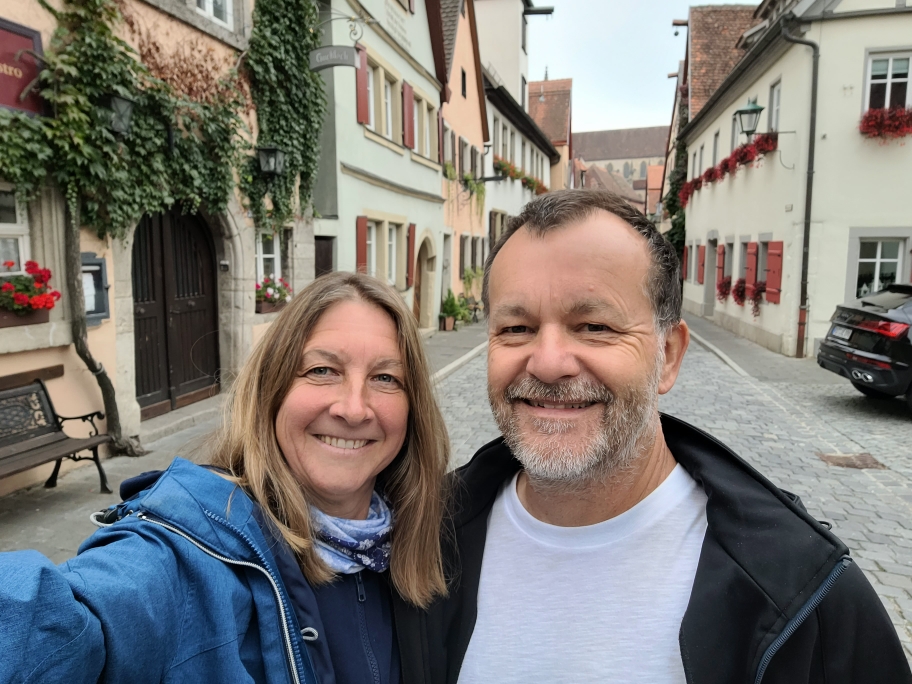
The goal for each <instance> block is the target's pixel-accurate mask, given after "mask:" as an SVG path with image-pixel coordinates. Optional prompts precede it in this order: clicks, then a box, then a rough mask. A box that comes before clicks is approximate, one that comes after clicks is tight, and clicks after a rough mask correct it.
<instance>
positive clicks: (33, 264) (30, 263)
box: [25, 261, 40, 275]
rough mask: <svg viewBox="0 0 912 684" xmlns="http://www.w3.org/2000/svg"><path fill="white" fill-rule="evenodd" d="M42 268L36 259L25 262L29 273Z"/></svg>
mask: <svg viewBox="0 0 912 684" xmlns="http://www.w3.org/2000/svg"><path fill="white" fill-rule="evenodd" d="M39 270H40V267H39V266H38V263H37V262H35V261H26V262H25V272H26V273H28V274H29V275H34V274H35V273H37V272H38V271H39Z"/></svg>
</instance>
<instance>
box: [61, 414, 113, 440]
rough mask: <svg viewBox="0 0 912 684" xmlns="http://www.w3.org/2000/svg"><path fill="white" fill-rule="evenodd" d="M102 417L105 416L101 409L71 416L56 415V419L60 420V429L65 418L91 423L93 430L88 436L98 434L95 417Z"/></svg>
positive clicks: (101, 418) (100, 418)
mask: <svg viewBox="0 0 912 684" xmlns="http://www.w3.org/2000/svg"><path fill="white" fill-rule="evenodd" d="M104 417H105V415H104V413H102V412H101V411H93V412H92V413H87V414H85V415H84V416H72V417H67V416H57V420H58V421H59V422H60V429H61V430H62V429H63V422H64V421H66V420H81V421H82V422H83V423H91V424H92V429H93V430H94V431H95V432H93V433H92V434H91V435H89V436H90V437H94V436H95V435H97V434H99V431H98V426H97V425H95V419H96V418H98V420H104Z"/></svg>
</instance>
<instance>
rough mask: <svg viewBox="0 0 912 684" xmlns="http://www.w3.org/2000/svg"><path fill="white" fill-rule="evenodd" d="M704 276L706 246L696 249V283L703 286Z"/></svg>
mask: <svg viewBox="0 0 912 684" xmlns="http://www.w3.org/2000/svg"><path fill="white" fill-rule="evenodd" d="M705 275H706V245H700V246H699V247H697V282H698V283H700V285H702V284H703V281H704V280H705Z"/></svg>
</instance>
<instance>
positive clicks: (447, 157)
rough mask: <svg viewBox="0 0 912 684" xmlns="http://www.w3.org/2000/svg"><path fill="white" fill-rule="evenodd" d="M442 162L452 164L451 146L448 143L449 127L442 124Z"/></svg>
mask: <svg viewBox="0 0 912 684" xmlns="http://www.w3.org/2000/svg"><path fill="white" fill-rule="evenodd" d="M443 161H445V162H450V163H451V164H452V163H453V144H452V142H451V141H450V127H449V126H447V125H446V121H444V122H443Z"/></svg>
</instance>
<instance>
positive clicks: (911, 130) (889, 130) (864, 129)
mask: <svg viewBox="0 0 912 684" xmlns="http://www.w3.org/2000/svg"><path fill="white" fill-rule="evenodd" d="M858 130H859V131H860V132H861V134H862V135H863V136H865V137H866V138H880V140H881V141H887V140H890V139H892V138H903V137H905V136H907V135H912V109H903V108H902V107H893V108H891V109H869V110H868V111H866V112H865V113H864V115H863V116H862V117H861V123H860V124H859V125H858Z"/></svg>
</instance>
